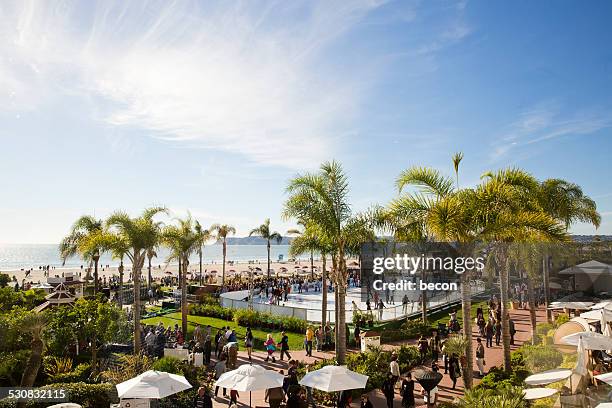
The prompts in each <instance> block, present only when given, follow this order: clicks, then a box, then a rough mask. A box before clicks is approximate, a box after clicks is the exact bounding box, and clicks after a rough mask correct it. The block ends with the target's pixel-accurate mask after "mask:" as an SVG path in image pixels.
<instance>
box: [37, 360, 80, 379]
mask: <svg viewBox="0 0 612 408" xmlns="http://www.w3.org/2000/svg"><path fill="white" fill-rule="evenodd" d="M72 364H73V361H72V359H71V358H70V357H56V356H49V358H48V359H45V361H44V368H45V374H47V375H48V376H49V377H54V376H56V375H59V374H66V373H69V372H70V371H72Z"/></svg>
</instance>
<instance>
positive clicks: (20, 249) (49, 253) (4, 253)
mask: <svg viewBox="0 0 612 408" xmlns="http://www.w3.org/2000/svg"><path fill="white" fill-rule="evenodd" d="M222 248H223V247H222V245H219V244H214V245H207V246H205V247H204V254H203V261H204V263H212V262H220V261H222V260H223V249H222ZM288 252H289V245H272V247H271V250H270V259H271V260H272V261H277V260H278V259H279V256H281V255H282V257H283V258H284V259H285V260H287V258H288ZM157 255H158V256H157V258H154V259H153V263H154V264H163V263H165V261H166V259H167V257H168V251H167V250H166V249H164V248H161V249H159V250H158V251H157ZM302 258H303V259H307V258H308V256H303V257H302ZM198 259H199V258H198V255H197V254H194V255H193V256H192V257H191V259H190V263H191V264H192V265H193V264H194V263H197V262H198ZM266 259H267V250H266V245H228V246H227V260H228V261H249V260H260V261H263V260H266ZM100 264H101V265H111V266H117V265H119V261H118V260H115V259H112V257H111V256H110V255H108V254H103V255H102V257H101V258H100ZM44 265H50V266H55V267H58V268H60V267H62V260H61V259H60V256H59V251H58V246H57V245H49V244H0V270H19V269H21V268H23V269H29V268H34V269H38V267H39V266H44ZM81 265H83V266H87V264H86V263H85V262H84V261H83V260H82V259H80V258H78V257H74V258H70V259H68V260H67V261H66V264H65V265H64V267H66V268H75V267H77V268H78V267H80V266H81Z"/></svg>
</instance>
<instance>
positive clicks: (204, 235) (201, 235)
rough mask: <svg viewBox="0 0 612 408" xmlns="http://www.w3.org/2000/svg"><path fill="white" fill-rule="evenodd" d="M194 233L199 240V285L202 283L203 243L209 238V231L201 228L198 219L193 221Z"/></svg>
mask: <svg viewBox="0 0 612 408" xmlns="http://www.w3.org/2000/svg"><path fill="white" fill-rule="evenodd" d="M194 228H195V233H196V235H197V236H198V240H199V241H200V246H199V247H198V258H199V266H200V285H201V284H202V283H203V282H202V279H203V277H204V275H203V274H202V255H203V254H204V244H206V241H208V240H209V239H210V231H208V230H207V229H204V228H202V225H201V224H200V222H199V221H198V220H196V221H195V227H194Z"/></svg>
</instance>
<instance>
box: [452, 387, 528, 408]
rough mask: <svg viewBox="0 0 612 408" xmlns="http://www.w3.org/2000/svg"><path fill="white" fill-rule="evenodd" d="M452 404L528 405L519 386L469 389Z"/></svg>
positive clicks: (467, 407)
mask: <svg viewBox="0 0 612 408" xmlns="http://www.w3.org/2000/svg"><path fill="white" fill-rule="evenodd" d="M453 405H454V406H455V407H456V408H500V407H503V408H526V407H527V406H528V405H527V401H526V400H525V399H524V398H523V389H522V388H521V387H503V388H498V389H485V388H478V389H475V390H469V391H466V393H465V395H464V396H463V397H462V398H460V399H459V401H458V403H456V404H453Z"/></svg>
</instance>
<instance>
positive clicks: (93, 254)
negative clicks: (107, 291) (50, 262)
mask: <svg viewBox="0 0 612 408" xmlns="http://www.w3.org/2000/svg"><path fill="white" fill-rule="evenodd" d="M102 229H103V224H102V221H101V220H98V219H96V218H94V217H92V216H89V215H84V216H82V217H80V218H79V219H78V220H76V222H75V223H74V224H73V225H72V229H71V230H70V233H69V234H68V235H67V236H66V237H64V238H63V239H62V241H61V242H60V245H59V252H60V257H61V259H62V265H64V264H65V263H66V260H67V259H68V258H70V257H73V256H75V255H76V254H80V255H81V256H82V257H83V259H85V260H86V261H91V262H93V264H94V295H95V294H97V293H98V261H99V260H100V255H101V253H102V251H101V248H95V247H93V248H92V247H91V245H89V246H88V251H87V252H83V250H82V249H83V247H84V244H85V242H86V240H88V239H90V238H91V237H92V236H94V235H96V234H99V233H100V232H102Z"/></svg>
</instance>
